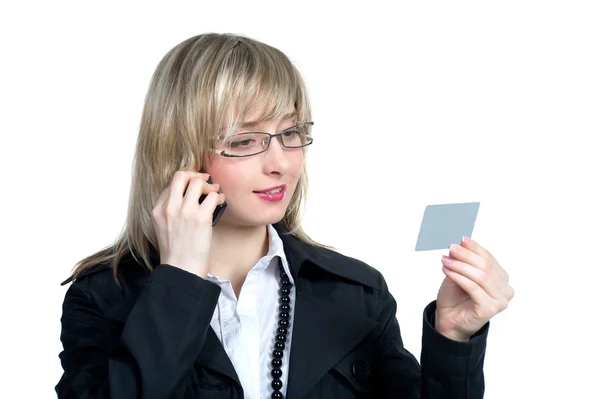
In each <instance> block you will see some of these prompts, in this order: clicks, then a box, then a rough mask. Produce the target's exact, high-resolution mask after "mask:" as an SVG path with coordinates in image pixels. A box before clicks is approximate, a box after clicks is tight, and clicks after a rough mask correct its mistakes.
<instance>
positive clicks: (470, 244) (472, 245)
mask: <svg viewBox="0 0 600 399" xmlns="http://www.w3.org/2000/svg"><path fill="white" fill-rule="evenodd" d="M461 246H462V247H464V248H467V249H468V250H470V251H471V252H474V253H476V254H477V255H479V256H481V257H482V258H484V259H487V260H488V261H490V262H491V264H492V266H493V267H494V268H495V269H497V270H498V272H499V274H500V275H501V276H502V277H503V279H504V281H506V282H508V279H509V276H508V273H507V272H506V270H504V269H503V268H502V266H501V265H500V262H498V260H497V259H496V258H495V257H494V256H493V255H492V253H491V252H490V251H488V250H487V249H485V248H484V247H483V246H481V245H480V244H479V243H477V242H476V241H475V240H473V239H471V238H469V237H464V236H463V238H462V241H461Z"/></svg>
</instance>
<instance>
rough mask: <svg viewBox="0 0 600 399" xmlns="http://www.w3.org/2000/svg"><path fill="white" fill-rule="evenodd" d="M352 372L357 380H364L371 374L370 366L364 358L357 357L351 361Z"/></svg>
mask: <svg viewBox="0 0 600 399" xmlns="http://www.w3.org/2000/svg"><path fill="white" fill-rule="evenodd" d="M352 374H354V377H356V379H357V380H359V381H366V380H367V379H368V378H369V375H370V374H371V366H370V365H369V362H367V361H366V360H365V359H358V360H355V361H354V363H352Z"/></svg>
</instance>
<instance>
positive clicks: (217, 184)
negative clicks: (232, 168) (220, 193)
mask: <svg viewBox="0 0 600 399" xmlns="http://www.w3.org/2000/svg"><path fill="white" fill-rule="evenodd" d="M213 186H215V188H216V189H217V190H218V189H220V188H221V186H220V185H219V183H215V184H213Z"/></svg>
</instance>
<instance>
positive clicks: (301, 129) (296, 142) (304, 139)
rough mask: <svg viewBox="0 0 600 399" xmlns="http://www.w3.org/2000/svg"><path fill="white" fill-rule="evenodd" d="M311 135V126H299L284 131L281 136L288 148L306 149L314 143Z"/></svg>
mask: <svg viewBox="0 0 600 399" xmlns="http://www.w3.org/2000/svg"><path fill="white" fill-rule="evenodd" d="M310 133H311V125H310V124H304V125H298V126H294V127H293V128H291V129H288V130H286V131H284V132H283V134H282V135H281V139H282V140H283V144H284V145H285V146H286V147H291V148H294V147H304V146H305V145H308V144H310V143H311V142H312V138H311V137H310Z"/></svg>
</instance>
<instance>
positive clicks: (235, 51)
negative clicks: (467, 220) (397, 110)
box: [56, 34, 513, 399]
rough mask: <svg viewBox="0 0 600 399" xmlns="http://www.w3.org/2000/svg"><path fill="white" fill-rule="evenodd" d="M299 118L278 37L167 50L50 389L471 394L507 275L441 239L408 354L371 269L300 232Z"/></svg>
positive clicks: (192, 43)
mask: <svg viewBox="0 0 600 399" xmlns="http://www.w3.org/2000/svg"><path fill="white" fill-rule="evenodd" d="M311 129H312V121H311V111H310V106H309V102H308V99H307V94H306V89H305V86H304V83H303V81H302V78H301V76H300V74H299V73H298V71H297V70H296V69H295V68H294V66H293V65H292V64H291V62H290V61H289V60H288V58H287V57H286V56H285V55H284V54H283V53H281V52H280V51H279V50H277V49H275V48H272V47H270V46H267V45H265V44H263V43H260V42H258V41H255V40H251V39H249V38H246V37H243V36H235V35H230V34H222V35H219V34H205V35H199V36H196V37H192V38H190V39H188V40H185V41H184V42H182V43H180V44H179V45H177V46H176V47H175V48H173V49H172V50H171V51H170V52H169V53H168V54H167V55H166V56H165V57H164V58H163V59H162V61H161V62H160V63H159V65H158V67H157V70H156V72H155V74H154V76H153V77H152V81H151V84H150V87H149V90H148V94H147V97H146V101H145V106H144V110H143V116H142V123H141V127H140V132H139V138H138V143H137V149H136V154H135V167H134V173H133V181H132V191H131V196H130V202H129V211H128V218H127V227H126V229H125V230H124V232H123V234H122V236H121V237H120V238H119V239H118V240H117V242H116V243H115V244H114V245H113V246H111V247H109V248H106V249H104V250H102V251H100V252H98V253H96V254H94V255H92V256H90V257H88V258H86V259H84V260H83V261H81V262H80V263H79V264H78V266H77V267H76V269H75V270H74V272H73V275H72V276H71V278H69V280H67V281H66V282H65V283H63V284H66V283H67V282H69V281H72V280H73V281H74V283H73V284H72V285H71V286H70V287H69V289H68V291H67V293H66V296H65V301H64V305H63V315H62V318H61V322H62V333H61V340H62V343H63V346H64V350H63V351H62V352H61V354H60V359H61V362H62V366H63V369H64V374H63V376H62V378H61V380H60V381H59V383H58V384H57V386H56V391H57V393H58V397H60V398H161V399H164V398H242V397H244V398H283V397H287V398H292V399H293V398H359V397H374V398H375V397H376V398H418V397H423V398H444V399H448V398H476V397H477V398H479V397H482V396H483V390H484V381H483V359H484V354H485V343H486V336H487V330H488V320H489V319H490V318H491V317H492V316H493V315H495V314H496V313H498V312H500V311H501V310H503V309H504V308H506V306H507V304H508V301H509V300H510V299H511V298H512V295H513V290H512V288H511V287H510V286H509V285H508V276H507V274H506V273H505V272H504V271H503V270H502V268H501V267H500V265H499V264H498V263H497V262H496V261H495V260H494V258H493V257H492V255H491V254H490V253H489V252H487V251H486V250H485V249H483V248H482V247H481V246H479V245H478V244H477V243H475V242H473V241H470V240H467V241H466V242H464V243H462V245H461V246H456V248H452V250H451V251H450V254H451V256H450V257H448V258H445V259H444V260H443V261H442V262H443V264H444V267H443V271H444V273H445V274H446V279H445V280H444V282H443V284H442V287H441V288H440V291H439V295H438V298H437V301H434V302H432V303H431V304H430V305H428V306H427V308H426V309H425V311H424V319H423V347H422V354H421V365H419V363H418V362H417V361H416V359H415V358H414V356H413V355H411V354H410V353H409V352H407V351H406V350H405V349H404V348H403V344H402V339H401V336H400V331H399V327H398V322H397V320H396V317H395V313H396V303H395V301H394V298H393V297H392V295H391V294H390V292H389V290H388V288H387V286H386V282H385V280H384V278H383V277H382V275H381V274H380V273H379V272H378V271H376V270H374V269H373V268H371V267H369V266H368V265H366V264H364V263H362V262H360V261H358V260H356V259H352V258H349V257H346V256H343V255H341V254H339V253H336V252H334V251H332V250H331V249H330V248H329V247H326V246H324V245H322V244H319V243H316V242H314V241H312V240H311V239H310V238H309V237H308V236H307V234H306V233H305V232H304V231H303V229H302V227H301V223H300V211H301V204H303V199H304V197H305V195H306V189H307V177H306V169H305V163H304V159H305V155H306V151H307V148H308V145H309V144H311V143H312V137H311ZM254 132H258V133H254ZM203 195H205V197H202V196H203ZM225 204H226V205H225ZM213 215H215V220H214V222H213ZM219 216H220V217H219ZM461 341H462V342H461Z"/></svg>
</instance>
